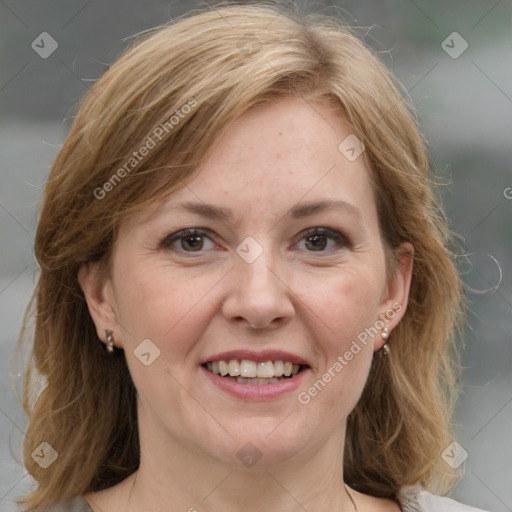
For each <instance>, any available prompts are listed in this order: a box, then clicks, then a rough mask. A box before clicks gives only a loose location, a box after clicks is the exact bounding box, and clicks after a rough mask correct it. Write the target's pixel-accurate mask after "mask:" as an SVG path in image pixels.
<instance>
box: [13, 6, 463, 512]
mask: <svg viewBox="0 0 512 512" xmlns="http://www.w3.org/2000/svg"><path fill="white" fill-rule="evenodd" d="M290 96H292V97H298V98H303V99H304V100H306V101H316V100H318V101H329V102H331V103H333V104H335V105H337V106H338V107H340V108H341V109H342V112H343V115H344V117H345V119H346V122H347V123H348V125H349V126H350V128H351V130H352V132H353V133H354V134H355V135H356V136H357V137H358V138H359V139H360V140H361V141H362V142H363V143H364V145H365V158H367V159H368V160H367V161H368V163H369V168H370V175H371V180H372V186H373V190H374V192H375V201H376V206H377V211H378V216H379V223H380V230H381V235H382V240H383V245H384V246H385V249H386V251H387V253H388V254H389V255H390V257H391V261H392V262H393V265H392V266H393V268H392V271H396V265H397V264H398V263H397V262H398V254H397V251H398V250H399V247H400V245H401V244H402V243H404V242H409V243H411V244H412V245H413V246H414V265H413V275H412V283H411V288H410V294H409V302H408V307H407V310H406V312H405V314H404V316H403V318H402V320H401V321H400V323H399V324H398V326H397V327H396V328H395V329H394V331H393V333H392V336H391V346H392V353H391V354H390V356H388V357H385V356H380V355H375V356H374V358H373V362H372V367H371V370H370V374H369V377H368V380H367V382H366V385H365V388H364V390H363V393H362V396H361V398H360V400H359V402H358V404H357V405H356V407H355V408H354V410H353V411H352V412H351V413H350V415H349V417H348V421H347V434H346V445H345V453H344V460H343V466H344V477H345V479H346V482H347V483H348V484H349V485H351V486H352V487H353V488H355V489H357V490H359V491H360V492H364V493H367V494H370V495H373V496H378V497H388V498H393V497H396V496H397V493H398V491H399V490H400V488H401V487H402V486H405V485H413V484H421V485H423V486H424V487H425V488H426V489H428V490H430V491H431V492H437V493H442V494H444V493H446V492H447V491H448V490H449V489H450V488H451V486H452V485H453V484H454V483H455V480H456V479H457V477H458V475H457V474H455V472H452V471H451V470H450V468H449V467H448V466H447V464H445V463H444V462H443V461H442V460H441V453H442V451H443V450H444V449H445V448H446V447H447V446H448V445H449V444H450V443H451V442H452V441H453V439H454V436H453V434H452V424H451V417H452V413H453V409H454V406H455V402H456V390H457V383H458V379H459V377H460V375H459V373H460V354H459V346H458V340H459V336H458V332H459V331H460V327H461V318H462V313H463V297H462V286H461V281H460V278H459V276H458V273H457V270H456V266H455V257H456V256H455V250H454V244H453V235H452V234H451V232H450V230H449V228H448V222H447V220H446V218H445V216H444V214H443V211H442V208H441V206H440V204H439V201H438V200H437V199H436V195H435V190H434V183H433V178H432V171H431V169H430V165H429V163H428V159H427V153H426V149H425V145H424V141H423V138H422V136H421V133H420V130H419V127H418V124H419V123H418V121H417V116H416V115H415V113H414V111H413V109H412V108H411V106H410V103H409V101H408V100H407V96H406V94H405V93H404V91H403V89H402V88H401V86H400V84H399V83H398V82H397V80H396V79H395V78H394V77H393V75H392V74H391V73H390V72H389V71H388V70H387V69H386V67H385V66H384V65H383V64H382V63H381V62H380V61H379V59H378V58H377V56H376V55H375V54H374V53H373V52H372V50H371V49H369V48H368V47H367V46H366V45H365V44H364V43H363V42H362V41H361V40H360V39H359V38H358V37H357V36H356V35H355V33H354V30H353V29H352V28H349V27H348V26H346V24H345V22H343V21H342V20H339V19H337V18H335V17H332V16H326V15H323V14H304V13H300V12H298V11H297V9H292V10H288V11H283V10H282V9H281V7H279V5H277V4H275V3H265V4H262V3H260V4H259V5H222V6H218V7H215V8H208V9H204V10H201V11H199V12H193V13H189V14H187V15H185V16H183V17H182V18H180V19H179V20H177V21H174V22H172V23H169V24H166V25H164V26H161V27H158V28H156V29H153V30H151V31H147V32H145V33H143V34H142V35H140V36H139V38H138V39H137V40H136V41H135V42H134V43H132V45H131V46H130V47H129V48H128V49H127V50H126V51H125V52H124V54H123V55H122V56H121V57H120V58H119V59H118V60H117V61H116V62H115V63H114V64H113V65H112V66H111V67H110V68H109V69H108V70H107V72H106V73H105V74H104V75H103V76H102V77H101V78H100V79H99V80H98V81H97V82H96V83H95V84H94V86H93V87H92V88H91V89H90V91H89V92H88V93H87V94H86V95H85V97H84V98H83V100H82V101H81V104H80V106H79V108H78V110H77V113H76V116H75V119H74V122H73V125H72V127H71V130H70V133H69V135H68V137H67V139H66V141H65V143H64V145H63V147H62V149H61V151H60V152H59V154H58V156H57V158H56V160H55V162H54V165H53V167H52V169H51V171H50V174H49V177H48V181H47V184H46V187H45V189H44V192H43V196H42V204H41V209H40V216H39V223H38V227H37V232H36V236H35V255H36V257H37V260H38V262H39V265H40V273H39V276H38V282H37V285H36V287H35V290H34V294H33V296H32V299H31V302H30V304H29V306H28V307H27V310H26V312H25V318H24V321H23V329H22V334H20V340H19V344H20V346H21V344H22V338H23V337H24V336H23V333H24V332H25V331H26V330H27V329H28V325H29V323H30V321H31V320H32V319H34V320H35V324H34V327H33V333H32V334H31V336H30V341H29V342H30V344H31V352H30V358H29V361H28V364H27V368H26V373H25V381H24V384H25V387H24V393H23V405H24V408H25V410H26V412H27V414H28V418H29V426H28V430H27V433H26V437H25V441H24V459H25V465H26V467H27V470H28V471H29V472H30V473H31V474H32V475H33V477H34V478H35V480H36V481H37V486H36V488H35V490H34V491H33V492H32V493H31V494H29V495H28V496H26V497H25V498H24V499H23V503H24V505H25V507H26V508H27V509H28V510H32V509H35V508H37V507H40V506H44V505H45V504H49V503H51V502H55V501H60V500H64V499H66V498H68V497H70V496H72V495H77V494H78V495H82V494H85V493H86V492H90V491H97V490H101V489H105V488H108V487H110V486H113V485H115V484H116V483H118V482H120V481H121V480H123V479H124V478H126V477H127V476H129V475H130V474H132V473H133V472H134V471H136V469H137V468H138V464H139V456H140V448H139V438H138V430H137V410H136V391H135V388H134V385H133V382H132V380H131V377H130V374H129V372H128V368H127V365H126V362H125V358H124V353H123V352H122V350H118V349H116V351H115V353H114V355H113V356H112V355H110V354H108V353H107V352H106V351H105V348H104V345H103V344H102V343H100V340H99V339H98V336H97V332H96V327H95V325H94V323H93V320H92V318H91V316H90V313H89V310H88V307H87V303H86V301H85V297H84V294H83V292H82V289H81V287H80V285H79V282H78V279H77V274H78V270H79V268H80V266H81V265H82V264H84V263H85V262H100V264H101V268H102V269H103V272H104V274H105V276H107V275H108V274H109V272H110V265H111V251H112V247H113V244H114V243H115V241H116V236H117V233H118V228H119V225H120V223H121V222H123V221H125V220H126V219H127V218H128V217H129V216H130V215H132V214H134V213H135V212H137V211H140V210H141V209H143V208H145V207H147V206H148V205H150V204H154V203H155V201H156V200H159V199H162V198H164V197H166V196H167V195H168V194H170V193H172V192H174V191H176V190H179V189H180V188H182V187H183V186H184V185H185V184H186V183H187V182H188V181H190V180H191V179H192V178H193V177H194V176H195V174H196V173H197V170H198V168H199V166H200V164H201V163H202V162H204V161H205V159H206V157H207V155H208V154H209V153H210V152H211V151H212V149H213V147H214V145H215V143H216V142H217V141H218V140H219V138H220V137H221V135H222V134H223V133H224V131H225V130H226V129H227V127H229V125H230V123H231V122H232V121H233V120H235V119H237V118H239V117H240V116H241V115H242V114H243V113H245V112H246V111H248V109H250V108H253V107H256V106H258V105H262V104H268V103H271V102H274V101H276V100H278V99H279V98H283V97H290ZM186 105H188V106H189V107H190V108H188V109H187V108H186V107H185V106H186ZM176 119H178V121H177V122H175V121H176ZM157 134H158V135H157ZM150 139H151V142H150ZM157 139H158V140H157ZM152 143H154V144H152ZM143 146H146V147H147V148H149V147H151V150H150V151H146V152H144V151H142V147H143ZM153 146H154V147H153ZM143 153H145V155H144V157H143V158H142V157H141V156H142V154H143ZM123 170H124V172H123ZM107 192H108V195H107ZM388 270H389V269H388ZM41 442H47V443H49V444H50V445H51V446H52V447H53V448H54V449H55V450H56V452H57V453H58V458H57V460H56V462H54V463H53V464H52V465H51V466H50V467H49V468H47V469H42V468H41V467H39V465H38V464H37V463H36V462H35V461H34V460H33V459H32V456H31V454H32V453H33V451H34V450H35V448H36V447H38V446H39V445H40V443H41Z"/></svg>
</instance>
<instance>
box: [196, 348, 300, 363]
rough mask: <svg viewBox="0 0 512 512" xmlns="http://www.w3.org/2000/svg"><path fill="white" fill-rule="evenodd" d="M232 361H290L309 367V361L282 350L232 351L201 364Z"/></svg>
mask: <svg viewBox="0 0 512 512" xmlns="http://www.w3.org/2000/svg"><path fill="white" fill-rule="evenodd" d="M230 359H238V360H241V359H247V360H249V361H256V362H260V361H261V362H264V361H289V362H291V363H293V364H303V365H307V364H308V363H307V361H306V360H305V359H304V358H302V357H300V356H298V355H296V354H291V353H290V352H283V351H282V350H262V351H261V352H256V351H254V350H230V351H228V352H220V353H219V354H215V355H212V356H209V357H207V358H205V359H204V360H203V361H202V362H201V364H204V363H208V362H210V361H220V360H225V361H229V360H230Z"/></svg>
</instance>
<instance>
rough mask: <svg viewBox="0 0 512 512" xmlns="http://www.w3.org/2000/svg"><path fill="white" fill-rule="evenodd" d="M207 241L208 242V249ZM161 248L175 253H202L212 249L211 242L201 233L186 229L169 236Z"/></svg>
mask: <svg viewBox="0 0 512 512" xmlns="http://www.w3.org/2000/svg"><path fill="white" fill-rule="evenodd" d="M207 241H209V242H210V244H211V245H210V247H208V243H207ZM161 246H162V248H165V249H168V250H173V251H177V252H188V253H190V252H202V250H203V249H208V248H212V247H213V242H212V241H211V239H210V238H209V237H208V236H207V234H206V233H205V232H203V231H199V230H196V229H186V230H182V231H178V232H177V233H173V234H172V235H169V236H168V237H167V238H166V239H165V240H164V241H163V242H162V244H161Z"/></svg>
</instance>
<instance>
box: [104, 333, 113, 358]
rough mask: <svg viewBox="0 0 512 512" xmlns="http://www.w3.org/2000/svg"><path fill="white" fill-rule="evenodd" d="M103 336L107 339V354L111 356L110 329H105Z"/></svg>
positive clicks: (111, 340) (111, 337)
mask: <svg viewBox="0 0 512 512" xmlns="http://www.w3.org/2000/svg"><path fill="white" fill-rule="evenodd" d="M105 336H106V337H107V345H106V347H107V352H108V353H109V354H112V353H113V352H114V336H112V329H105Z"/></svg>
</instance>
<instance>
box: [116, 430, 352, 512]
mask: <svg viewBox="0 0 512 512" xmlns="http://www.w3.org/2000/svg"><path fill="white" fill-rule="evenodd" d="M148 434H149V433H148ZM153 434H154V432H153ZM344 440H345V432H344V429H340V432H339V433H337V435H336V436H334V437H331V438H329V439H327V440H326V441H325V440H324V442H323V443H320V442H319V443H318V444H317V445H315V446H305V447H304V448H303V449H302V450H300V451H299V453H296V454H293V455H292V456H290V457H289V458H287V460H286V461H285V462H274V461H272V463H268V462H265V460H266V459H265V457H262V459H261V460H260V461H258V462H257V463H256V464H255V465H254V466H252V467H250V468H249V467H247V468H246V467H243V466H242V467H240V464H235V463H231V464H229V463H225V462H220V461H219V460H218V459H217V458H213V457H210V456H207V455H205V454H204V453H198V452H197V451H196V450H194V447H193V446H187V445H186V444H184V443H182V442H181V443H178V442H174V441H175V440H172V439H169V438H168V437H167V438H163V437H161V436H154V435H152V436H149V435H144V430H141V453H142V454H143V456H142V457H141V463H140V467H139V470H138V471H137V472H136V473H135V474H134V475H132V476H131V477H130V478H128V479H127V480H126V481H125V482H123V484H122V485H121V489H122V490H123V492H122V493H121V495H122V496H123V498H122V503H123V507H122V508H123V510H126V511H127V512H130V511H136V510H149V511H151V512H160V511H162V512H163V511H165V512H169V511H170V510H172V511H175V510H176V511H188V512H196V511H200V512H210V511H211V512H213V511H218V510H223V511H224V512H239V511H240V510H244V511H247V512H252V511H261V510H265V509H271V510H272V511H273V512H281V511H282V512H284V511H286V512H290V511H304V510H307V511H308V512H320V511H325V510H337V511H340V512H353V511H354V510H355V507H354V503H353V502H352V500H351V497H350V495H349V494H348V492H347V490H346V488H345V486H344V484H343V465H342V460H343V446H344ZM213 442H214V441H213V440H212V443H213ZM335 454H336V455H335ZM268 459H269V458H268ZM118 502H119V501H118ZM170 504H172V505H171V506H172V508H170Z"/></svg>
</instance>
